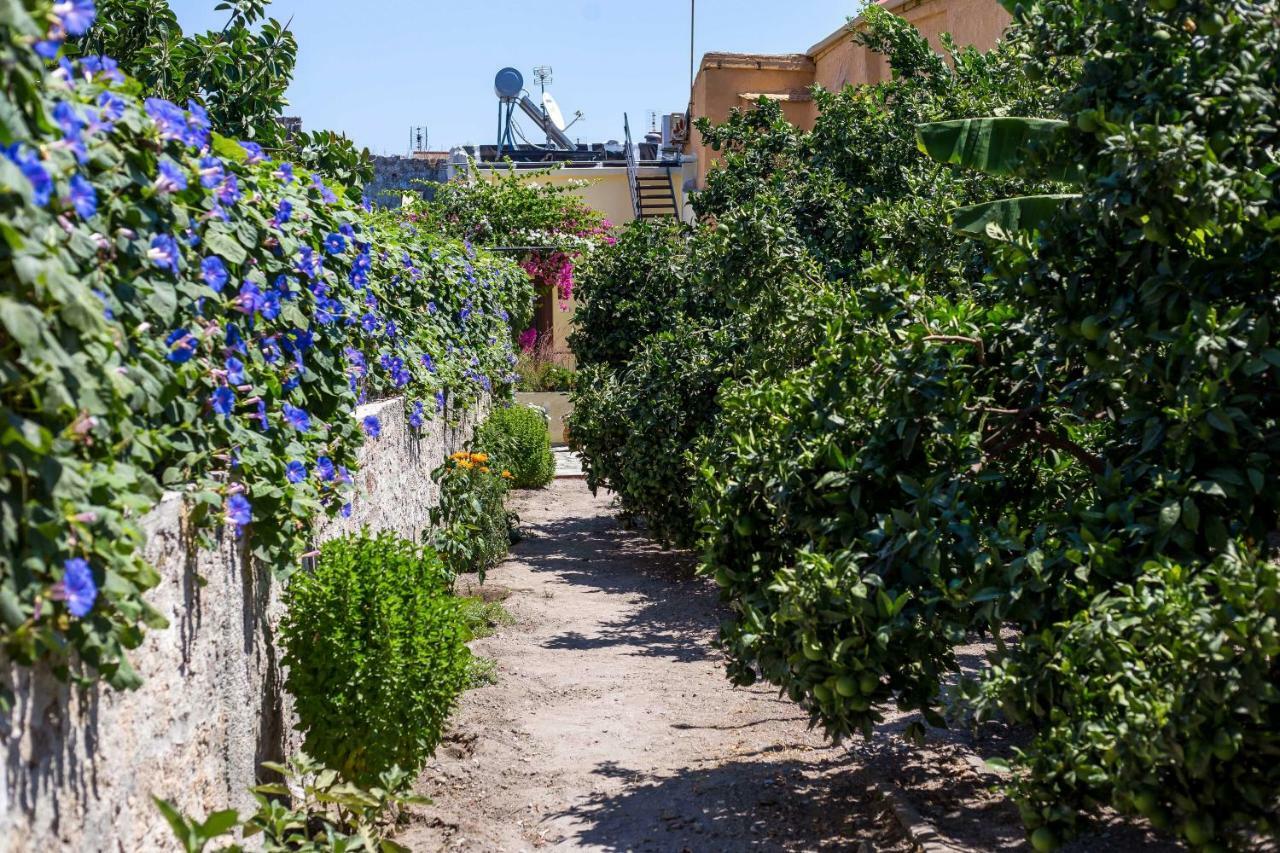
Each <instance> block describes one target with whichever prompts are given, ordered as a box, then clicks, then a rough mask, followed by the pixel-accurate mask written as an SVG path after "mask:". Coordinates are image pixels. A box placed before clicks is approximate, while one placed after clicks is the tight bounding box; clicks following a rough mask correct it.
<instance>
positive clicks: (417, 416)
mask: <svg viewBox="0 0 1280 853" xmlns="http://www.w3.org/2000/svg"><path fill="white" fill-rule="evenodd" d="M409 426H411V427H413V428H414V429H422V401H421V400H419V401H417V402H415V403H414V404H413V411H412V412H411V413H410V414H409Z"/></svg>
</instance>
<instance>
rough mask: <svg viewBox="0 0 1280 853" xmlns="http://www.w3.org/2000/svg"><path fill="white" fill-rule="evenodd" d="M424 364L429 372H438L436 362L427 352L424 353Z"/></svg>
mask: <svg viewBox="0 0 1280 853" xmlns="http://www.w3.org/2000/svg"><path fill="white" fill-rule="evenodd" d="M422 366H423V367H425V368H426V369H427V372H428V373H435V372H436V363H435V362H434V361H433V360H432V359H431V356H430V355H428V354H427V353H425V352H424V353H423V354H422Z"/></svg>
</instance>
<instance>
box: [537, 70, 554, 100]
mask: <svg viewBox="0 0 1280 853" xmlns="http://www.w3.org/2000/svg"><path fill="white" fill-rule="evenodd" d="M533 79H534V80H537V81H538V85H539V86H541V87H542V92H543V94H546V91H547V86H549V85H550V84H551V82H552V81H551V66H550V65H539V66H538V67H537V68H535V69H533Z"/></svg>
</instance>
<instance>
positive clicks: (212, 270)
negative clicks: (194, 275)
mask: <svg viewBox="0 0 1280 853" xmlns="http://www.w3.org/2000/svg"><path fill="white" fill-rule="evenodd" d="M200 276H201V277H202V278H203V279H204V283H205V284H207V285H209V287H211V288H213V292H214V293H221V292H222V288H223V287H225V286H226V284H227V279H228V278H230V274H229V273H228V272H227V265H226V264H225V263H223V262H222V258H220V257H218V256H217V255H210V256H209V257H207V258H205V259H204V260H203V261H201V262H200Z"/></svg>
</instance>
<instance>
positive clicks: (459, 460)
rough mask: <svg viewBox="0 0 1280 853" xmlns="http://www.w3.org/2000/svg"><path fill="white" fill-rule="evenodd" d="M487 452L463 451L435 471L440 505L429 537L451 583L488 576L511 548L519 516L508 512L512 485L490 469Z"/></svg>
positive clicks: (504, 477)
mask: <svg viewBox="0 0 1280 853" xmlns="http://www.w3.org/2000/svg"><path fill="white" fill-rule="evenodd" d="M489 462H490V460H489V456H488V454H485V453H466V452H458V453H455V454H453V456H451V457H450V458H449V459H448V460H446V461H445V463H444V464H443V465H441V466H440V467H439V468H437V469H436V470H435V471H432V472H431V479H432V480H434V481H435V482H436V483H438V484H439V486H440V502H439V503H438V504H437V505H436V506H434V507H432V508H431V526H432V530H431V532H430V533H429V534H428V539H429V541H430V542H431V544H432V545H433V546H434V547H435V549H436V550H437V551H438V552H439V553H440V556H441V557H442V558H443V560H444V565H445V567H446V568H447V569H448V575H449V581H450V582H451V583H452V581H453V580H454V579H455V578H457V576H458V575H461V574H465V573H467V572H475V573H476V574H478V575H479V576H480V582H481V583H484V576H485V573H486V572H488V571H489V569H491V568H493V567H494V566H496V565H498V564H499V563H501V562H502V560H503V558H505V557H506V556H507V551H508V550H509V549H510V547H511V541H512V537H513V535H514V528H515V523H516V518H515V515H514V514H513V513H509V512H507V509H506V498H507V490H508V485H507V483H508V482H509V481H510V479H511V476H510V474H506V475H504V474H501V473H499V472H497V471H495V470H493V469H492V468H491V467H490V465H489Z"/></svg>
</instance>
